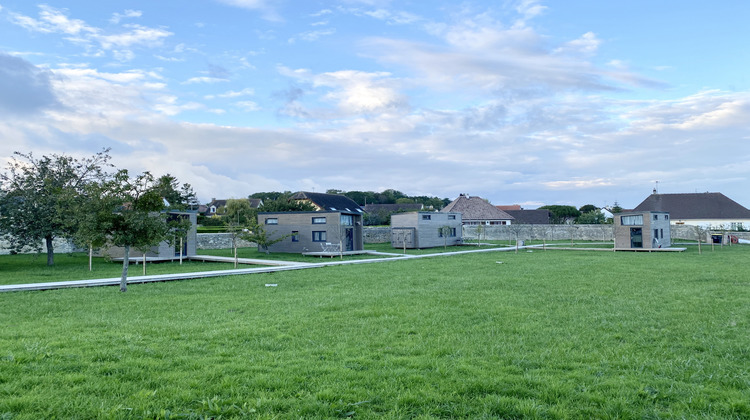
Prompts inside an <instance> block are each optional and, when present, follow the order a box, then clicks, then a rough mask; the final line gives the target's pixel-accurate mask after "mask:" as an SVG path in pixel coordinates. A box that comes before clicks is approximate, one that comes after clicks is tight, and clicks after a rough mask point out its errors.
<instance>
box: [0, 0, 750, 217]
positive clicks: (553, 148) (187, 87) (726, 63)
mask: <svg viewBox="0 0 750 420" xmlns="http://www.w3.org/2000/svg"><path fill="white" fill-rule="evenodd" d="M747 16H750V2H747V1H744V0H724V1H719V2H705V1H698V0H679V1H678V0H664V1H653V0H629V1H627V2H602V1H599V0H565V1H562V0H552V1H537V0H517V1H512V0H492V1H489V0H488V1H454V0H450V1H443V0H431V1H414V0H401V1H390V0H329V1H315V0H304V1H302V0H273V1H272V0H195V1H189V2H186V1H174V0H159V1H140V0H130V1H127V2H125V1H107V2H91V1H88V0H87V1H83V0H49V1H46V2H44V3H36V2H34V1H29V0H0V163H2V164H3V167H5V166H6V165H7V162H8V160H9V159H11V158H12V156H13V153H14V152H21V153H28V152H32V153H33V154H34V156H37V157H38V156H42V155H49V154H53V153H56V154H66V155H71V156H75V157H79V158H81V157H87V156H91V155H93V154H95V153H96V152H99V151H101V150H102V149H104V148H111V150H110V154H111V156H112V157H113V163H114V164H115V165H116V166H117V167H118V168H125V169H128V170H129V171H130V172H131V173H140V172H142V171H151V172H152V173H153V174H155V175H157V176H158V175H163V174H166V173H169V174H171V175H173V176H175V177H177V178H178V180H179V181H180V182H187V183H189V184H191V185H192V186H193V188H194V190H195V191H196V193H197V195H198V197H199V199H200V201H201V202H207V201H209V200H211V199H212V198H240V197H246V196H248V195H249V194H252V193H255V192H262V191H317V192H324V191H326V190H328V189H337V190H344V191H350V190H360V191H382V190H384V189H388V188H392V189H396V190H399V191H401V192H403V193H405V194H408V195H429V196H437V197H440V198H449V199H454V198H456V197H457V196H458V195H459V194H470V195H473V196H480V197H483V198H486V199H488V200H490V202H491V203H493V204H496V205H508V204H521V205H522V206H523V207H524V208H529V209H531V208H536V207H538V206H541V205H553V204H564V205H574V206H576V207H580V206H582V205H584V204H594V205H596V206H598V207H602V206H611V205H613V204H615V203H617V204H619V205H620V206H622V207H624V208H633V207H635V206H636V205H638V204H639V203H640V202H641V201H642V200H644V199H645V198H646V197H647V196H648V195H649V194H651V192H652V190H653V189H654V188H658V191H659V192H660V193H694V192H707V191H710V192H721V193H724V194H725V195H727V196H728V197H730V198H732V199H733V200H735V201H737V202H739V203H740V204H742V205H744V206H746V207H750V188H748V186H749V184H748V178H750V123H749V122H750V71H749V69H750V48H748V47H747V43H748V40H750V25H748V23H747Z"/></svg>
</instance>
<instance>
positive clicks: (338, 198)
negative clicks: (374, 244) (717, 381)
mask: <svg viewBox="0 0 750 420" xmlns="http://www.w3.org/2000/svg"><path fill="white" fill-rule="evenodd" d="M292 200H310V202H311V203H312V204H313V205H314V206H316V207H318V208H319V209H320V210H324V211H340V212H344V213H356V214H361V213H363V212H364V210H363V209H362V208H361V207H360V206H359V204H357V203H356V202H355V201H354V200H352V199H351V198H349V197H347V196H344V195H338V194H324V193H314V192H305V191H300V192H298V193H296V194H294V195H293V196H292Z"/></svg>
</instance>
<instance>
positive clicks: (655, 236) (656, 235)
mask: <svg viewBox="0 0 750 420" xmlns="http://www.w3.org/2000/svg"><path fill="white" fill-rule="evenodd" d="M654 239H659V229H654Z"/></svg>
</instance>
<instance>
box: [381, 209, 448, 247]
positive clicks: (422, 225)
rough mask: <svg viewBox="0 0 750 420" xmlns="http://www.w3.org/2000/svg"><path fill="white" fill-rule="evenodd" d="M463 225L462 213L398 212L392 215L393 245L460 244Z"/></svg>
mask: <svg viewBox="0 0 750 420" xmlns="http://www.w3.org/2000/svg"><path fill="white" fill-rule="evenodd" d="M461 226H462V221H461V213H446V212H427V211H419V212H410V213H397V214H394V215H392V216H391V246H393V247H394V248H419V249H421V248H433V247H437V246H445V245H456V244H460V243H461V242H462V231H463V229H461Z"/></svg>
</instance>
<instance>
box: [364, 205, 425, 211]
mask: <svg viewBox="0 0 750 420" xmlns="http://www.w3.org/2000/svg"><path fill="white" fill-rule="evenodd" d="M423 208H424V204H421V203H403V204H365V207H364V209H365V211H366V212H368V213H373V212H376V211H386V212H389V213H400V212H406V211H419V210H422V209H423Z"/></svg>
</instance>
